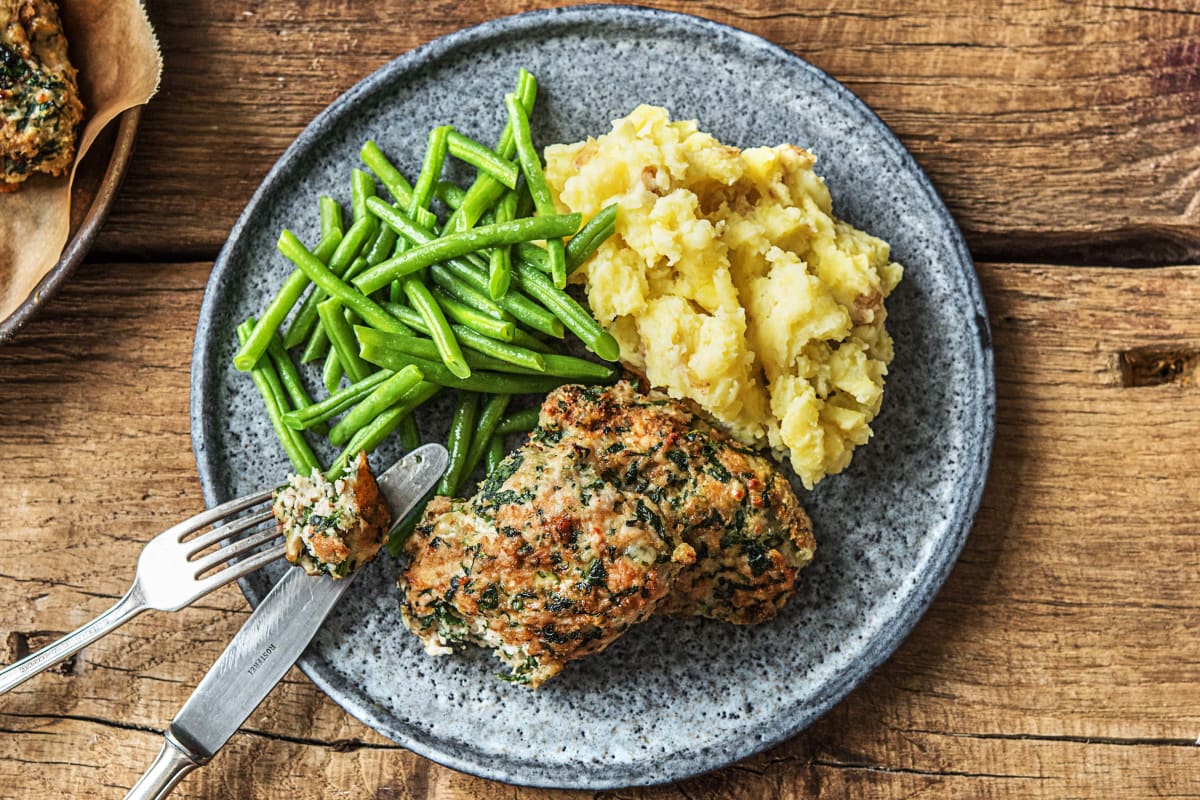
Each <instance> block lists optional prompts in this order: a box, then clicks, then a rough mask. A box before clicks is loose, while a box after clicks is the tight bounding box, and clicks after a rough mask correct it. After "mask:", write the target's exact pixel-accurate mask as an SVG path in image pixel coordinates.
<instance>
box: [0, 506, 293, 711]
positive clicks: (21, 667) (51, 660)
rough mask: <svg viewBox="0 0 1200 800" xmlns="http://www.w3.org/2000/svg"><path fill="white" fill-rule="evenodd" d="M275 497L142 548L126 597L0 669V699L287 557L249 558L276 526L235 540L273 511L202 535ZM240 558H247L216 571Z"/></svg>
mask: <svg viewBox="0 0 1200 800" xmlns="http://www.w3.org/2000/svg"><path fill="white" fill-rule="evenodd" d="M273 492H274V490H273V489H269V490H267V491H265V492H260V493H258V494H255V495H247V496H246V497H239V498H237V499H236V500H230V501H229V502H228V503H224V504H222V505H219V506H216V507H215V508H210V509H209V510H207V511H204V512H201V513H199V514H197V515H195V516H194V517H191V518H190V519H186V520H184V521H183V522H180V523H179V524H178V525H174V526H172V527H170V528H168V529H167V530H165V531H163V532H162V533H160V534H159V535H158V536H155V537H154V538H153V539H151V540H150V541H149V542H147V543H146V545H145V547H143V548H142V552H141V555H139V556H138V563H137V573H136V574H135V575H134V579H133V585H132V586H131V587H129V591H128V592H126V593H125V596H124V597H122V598H121V599H120V600H118V601H117V603H116V605H114V606H113V607H112V608H110V609H109V610H108V611H105V612H104V613H103V614H101V615H100V616H99V617H97V618H96V619H94V620H92V621H91V622H89V623H87V624H86V625H84V626H83V627H81V628H78V629H76V630H75V631H72V632H71V633H68V634H67V635H66V636H64V637H62V638H61V639H59V640H58V641H56V642H54V643H53V644H49V645H47V646H45V647H43V648H42V649H40V650H38V651H37V652H36V653H30V654H29V655H27V656H25V657H24V658H22V659H21V660H20V661H16V662H14V663H13V664H11V665H9V666H7V667H5V668H4V669H3V670H0V694H4V693H5V692H7V691H9V690H10V689H13V688H15V687H16V686H19V685H20V684H22V683H24V682H25V681H27V680H29V679H30V678H32V677H33V676H34V675H37V674H38V673H39V672H41V671H42V670H44V669H46V668H47V667H49V666H51V665H52V664H55V663H57V662H59V661H61V660H62V659H64V658H67V657H68V656H70V655H73V654H74V653H77V652H79V651H80V650H82V649H83V648H84V647H86V646H87V645H89V644H91V643H92V642H94V641H96V640H97V639H99V638H100V637H101V636H104V635H105V634H107V633H109V632H111V631H113V630H114V629H116V628H117V627H118V626H120V625H122V624H124V623H125V622H128V621H129V620H131V619H133V618H134V617H136V616H137V615H138V614H140V613H142V612H143V611H146V610H147V609H155V610H158V611H178V610H179V609H181V608H183V607H184V606H187V605H189V604H191V603H193V602H195V601H196V600H197V599H198V598H201V597H203V596H204V595H206V594H208V593H209V592H211V591H213V590H214V589H219V588H220V587H222V586H224V585H225V584H227V583H229V582H230V581H233V580H237V579H238V578H240V577H242V576H244V575H248V574H250V573H251V572H254V571H255V570H256V569H259V568H260V567H262V566H264V565H265V564H268V563H270V562H272V561H274V560H275V559H277V558H279V557H280V556H281V555H283V551H284V546H283V544H278V545H275V546H273V547H270V548H268V549H265V550H262V551H261V552H257V553H253V554H250V555H247V554H249V553H251V551H253V550H254V548H256V547H259V546H260V545H263V544H266V543H267V542H270V541H271V540H272V539H274V538H276V537H278V536H279V531H278V530H277V529H276V528H275V526H271V527H270V528H269V529H266V530H262V531H259V532H257V533H253V534H251V535H249V536H245V537H243V538H240V539H237V538H236V537H238V536H240V535H241V534H243V533H245V532H246V531H248V530H250V529H252V528H254V527H255V526H256V525H260V524H261V523H263V522H266V521H267V520H268V519H271V516H272V514H271V510H270V509H269V508H268V509H267V510H266V511H260V512H257V513H254V514H249V515H247V516H243V517H240V518H239V519H237V520H234V521H231V522H227V523H225V524H223V525H218V526H216V527H214V528H213V529H212V530H210V531H207V532H203V531H204V528H205V527H207V526H209V525H213V524H214V523H216V522H218V521H220V520H222V519H225V518H226V517H229V516H230V515H232V514H237V513H239V512H242V511H245V510H247V509H249V508H252V507H253V506H256V505H258V504H260V503H262V502H264V501H266V500H269V499H270V498H271V495H272V494H273ZM196 534H199V535H196ZM225 539H236V541H232V542H230V543H229V544H227V545H225V546H224V547H221V548H219V549H217V550H214V551H213V552H211V553H209V554H207V555H201V554H202V553H203V551H204V550H206V549H207V548H209V547H211V546H212V545H214V544H216V543H217V542H220V541H223V540H225ZM239 556H246V557H245V558H243V559H242V560H240V561H238V562H236V563H234V564H232V565H229V566H225V567H223V568H221V569H217V568H218V567H221V565H223V564H225V563H226V562H227V561H229V560H230V559H233V558H237V557H239ZM213 570H216V571H215V572H214V571H213Z"/></svg>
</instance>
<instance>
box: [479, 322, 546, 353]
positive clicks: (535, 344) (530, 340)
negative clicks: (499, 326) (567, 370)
mask: <svg viewBox="0 0 1200 800" xmlns="http://www.w3.org/2000/svg"><path fill="white" fill-rule="evenodd" d="M493 338H495V337H493ZM512 343H513V344H515V345H517V346H518V347H524V348H525V349H526V350H533V351H534V352H535V353H554V352H557V351H556V350H555V349H554V348H553V347H552V346H551V345H549V344H547V343H546V342H543V341H542V340H541V339H539V338H537V337H536V336H533V335H532V334H529V333H526V332H525V331H523V330H521V329H520V328H514V329H513V338H512Z"/></svg>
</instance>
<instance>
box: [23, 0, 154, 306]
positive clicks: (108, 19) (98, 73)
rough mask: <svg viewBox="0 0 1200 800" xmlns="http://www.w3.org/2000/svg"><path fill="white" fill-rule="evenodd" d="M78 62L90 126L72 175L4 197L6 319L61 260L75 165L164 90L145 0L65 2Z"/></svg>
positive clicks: (36, 182) (35, 182)
mask: <svg viewBox="0 0 1200 800" xmlns="http://www.w3.org/2000/svg"><path fill="white" fill-rule="evenodd" d="M59 10H60V12H61V14H62V20H63V30H64V31H65V33H66V36H67V42H68V52H69V54H70V57H71V63H72V64H74V66H75V68H76V69H77V70H78V71H79V94H80V98H81V99H82V100H83V107H84V119H83V130H82V132H81V134H80V138H79V147H78V151H77V153H76V155H75V165H74V166H72V167H71V172H70V175H67V176H63V177H59V178H52V177H50V176H48V175H42V174H36V175H34V176H33V177H31V178H30V179H29V180H27V181H25V183H24V185H22V186H21V188H20V189H19V190H18V191H15V192H11V193H8V194H0V320H2V319H5V318H7V317H8V316H9V315H10V314H12V312H13V311H14V310H16V308H17V306H19V305H20V304H21V302H22V301H24V299H25V298H26V297H28V296H29V293H30V292H32V291H33V288H34V287H35V286H36V285H37V283H38V281H40V280H41V279H42V276H44V275H45V274H46V273H47V272H49V271H50V268H51V267H53V266H54V265H55V263H57V262H58V257H59V255H61V254H62V251H63V248H64V247H65V246H66V244H67V234H68V233H69V229H70V222H71V184H72V183H73V182H74V180H75V167H76V166H78V164H79V162H80V160H81V159H82V158H83V155H84V154H85V153H86V152H87V151H88V148H90V147H91V146H92V142H94V141H95V140H96V136H97V135H99V133H100V131H101V130H103V129H104V126H105V125H107V124H108V123H109V122H111V121H112V120H113V119H114V118H115V117H116V116H117V115H118V114H120V113H121V112H122V111H125V110H126V109H129V108H132V107H134V106H137V105H141V104H142V103H145V102H146V101H147V100H149V99H150V98H151V97H152V96H153V95H154V92H155V91H157V89H158V80H159V76H160V75H161V73H162V58H161V57H160V55H159V52H158V40H157V38H156V37H155V35H154V29H153V28H151V27H150V21H149V20H148V19H147V18H146V11H145V9H144V8H142V5H141V3H140V2H138V1H137V0H60V2H59Z"/></svg>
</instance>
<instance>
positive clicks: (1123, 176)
mask: <svg viewBox="0 0 1200 800" xmlns="http://www.w3.org/2000/svg"><path fill="white" fill-rule="evenodd" d="M552 5H562V4H561V3H547V2H542V1H539V2H529V3H518V2H512V0H484V2H477V3H459V2H445V1H440V2H429V3H422V4H420V5H419V7H417V8H419V11H417V12H416V13H414V10H413V8H412V7H410V4H409V3H407V2H396V1H395V0H393V1H392V2H373V3H347V2H344V1H343V0H299V2H295V1H293V2H272V3H254V4H241V3H225V2H220V0H195V2H190V3H188V4H187V6H186V8H187V10H186V12H185V11H184V10H183V8H182V7H181V6H179V5H178V4H177V3H168V2H158V3H152V5H151V16H152V19H153V21H154V23H155V26H156V28H157V30H158V33H159V36H160V37H161V39H162V44H163V48H164V55H165V63H166V71H165V73H164V77H163V86H162V91H161V93H160V95H159V97H157V98H156V99H155V100H154V102H153V103H151V104H150V106H149V108H148V109H147V112H146V115H145V117H144V121H143V125H144V136H143V137H142V140H141V141H140V143H139V145H138V158H137V160H136V162H135V163H134V165H133V169H132V171H131V173H130V176H129V178H128V180H127V182H126V186H125V190H124V198H123V202H122V203H121V205H120V207H119V208H117V209H116V211H115V213H114V214H113V215H112V218H111V219H110V221H109V224H108V226H107V229H106V230H105V232H104V234H103V235H102V237H101V240H100V243H99V252H101V253H104V254H108V255H111V256H114V257H116V258H129V257H130V256H131V255H139V256H145V257H148V258H164V257H166V256H169V257H170V258H172V259H173V258H174V257H177V255H178V254H179V253H180V252H187V253H189V254H191V255H192V256H193V257H195V258H197V259H200V258H205V259H207V258H211V257H212V256H213V255H214V254H215V253H216V250H217V248H218V247H219V246H220V244H221V243H222V242H223V241H224V240H225V237H226V235H227V234H228V232H229V228H230V226H231V225H232V224H233V221H234V219H235V218H236V217H237V214H238V213H239V212H240V211H241V209H242V207H243V206H244V205H245V203H246V201H247V200H248V199H249V198H250V195H251V194H252V193H253V191H254V189H255V187H257V186H258V183H259V181H260V180H261V179H262V177H263V176H264V175H265V174H266V172H267V170H268V169H269V168H270V166H271V164H273V163H274V161H275V159H276V158H278V157H279V155H280V154H282V153H283V151H284V149H285V148H286V147H287V145H288V144H290V143H291V141H292V139H293V138H295V136H296V134H297V133H299V132H300V130H301V129H303V127H304V126H305V125H307V124H308V123H309V121H311V120H312V118H313V117H314V116H315V115H316V114H317V113H318V112H319V111H320V110H321V109H322V108H324V107H325V106H326V105H327V104H328V103H329V102H330V101H332V100H333V99H334V98H335V97H337V96H338V95H339V94H341V93H342V92H344V91H345V90H346V89H348V88H349V87H350V86H351V85H353V84H354V83H355V82H356V81H358V80H359V79H361V78H362V77H364V76H366V75H367V74H369V73H370V72H371V71H373V70H375V69H376V68H378V67H380V66H382V65H383V64H385V63H387V62H388V61H390V60H391V59H392V58H394V57H395V56H397V55H398V54H400V53H403V52H405V51H407V50H409V49H411V48H413V47H416V46H418V45H421V44H423V43H425V42H427V41H429V40H430V39H432V38H434V37H436V36H440V35H442V34H445V33H450V32H452V31H455V30H458V29H459V28H463V27H466V26H469V25H474V24H477V23H480V22H483V21H486V20H488V19H491V18H494V17H497V16H504V15H507V14H512V13H515V12H517V11H520V10H525V9H532V8H539V7H545V6H552ZM647 5H653V6H657V7H661V8H665V9H670V10H674V11H686V12H690V13H693V14H698V15H700V16H705V17H709V18H711V19H714V20H717V21H718V22H723V23H727V24H730V25H734V26H736V27H739V28H743V29H745V30H748V31H751V32H753V33H756V34H759V35H761V36H763V37H765V38H766V39H768V40H770V41H772V42H774V43H776V44H778V45H781V46H783V47H785V48H787V49H788V50H790V51H792V52H793V53H796V54H797V55H800V56H802V57H803V58H805V59H807V60H808V61H810V62H811V63H813V64H815V65H816V66H818V67H820V68H822V69H824V70H826V71H827V72H829V73H830V74H831V75H832V76H833V77H835V78H837V79H838V80H840V81H842V82H843V83H844V84H846V86H848V87H849V88H850V89H851V90H852V91H854V92H855V93H856V94H858V95H859V96H860V97H862V98H863V99H864V100H865V101H866V102H867V103H868V104H869V105H870V106H871V107H872V108H873V109H874V110H875V111H876V112H877V113H878V114H879V115H880V116H881V117H882V118H883V120H884V121H885V122H887V123H888V124H889V125H890V126H891V127H892V128H893V129H894V130H895V131H896V132H897V134H899V136H900V138H901V140H902V141H903V142H904V144H905V145H907V146H908V147H909V149H910V150H912V152H913V154H914V155H915V156H916V158H917V160H918V161H919V162H920V163H921V165H922V166H923V167H924V168H925V170H926V171H927V172H929V174H930V176H931V178H932V179H933V182H934V184H935V185H936V186H937V187H938V189H939V190H940V191H941V192H942V194H943V196H944V197H945V198H946V200H947V202H948V204H949V206H950V209H951V211H952V212H954V214H955V216H956V218H957V219H958V221H959V224H960V225H961V226H962V227H963V229H964V231H965V233H966V235H967V238H968V241H969V242H970V244H971V247H972V250H973V251H974V252H975V254H976V256H977V257H979V258H994V259H1005V260H1011V259H1020V260H1031V259H1051V260H1058V261H1063V260H1070V261H1072V262H1082V263H1128V264H1160V263H1187V262H1196V261H1200V229H1198V224H1200V202H1197V201H1196V199H1195V198H1196V197H1197V189H1200V169H1197V164H1200V120H1198V117H1200V10H1198V9H1197V7H1196V4H1195V2H1194V0H1175V1H1174V2H1170V1H1169V0H1138V2H1129V1H1128V0H1117V1H1116V2H1096V1H1095V0H1084V2H1054V1H1053V0H1021V1H1020V2H1003V3H956V2H948V1H947V0H917V1H916V2H906V3H895V2H891V0H850V1H849V2H840V1H839V2H831V1H830V0H825V2H821V1H820V0H816V1H814V0H804V2H799V3H798V2H796V1H795V0H737V2H732V3H729V2H726V3H710V2H682V1H680V0H677V1H676V2H666V3H663V2H651V3H647ZM701 122H703V121H701ZM764 144H775V143H774V142H764ZM798 144H803V142H799V143H798Z"/></svg>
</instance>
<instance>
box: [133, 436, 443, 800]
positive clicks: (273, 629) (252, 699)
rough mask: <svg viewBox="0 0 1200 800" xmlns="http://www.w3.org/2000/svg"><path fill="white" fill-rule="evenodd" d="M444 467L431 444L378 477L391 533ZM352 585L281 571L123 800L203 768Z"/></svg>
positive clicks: (166, 788) (148, 795)
mask: <svg viewBox="0 0 1200 800" xmlns="http://www.w3.org/2000/svg"><path fill="white" fill-rule="evenodd" d="M448 463H449V455H448V454H447V452H446V449H445V448H444V447H442V446H441V445H436V444H430V445H425V446H423V447H419V448H417V449H416V450H413V451H412V452H411V453H409V454H408V455H407V456H406V457H405V458H404V459H402V460H401V461H399V462H397V463H396V464H395V465H393V466H392V467H391V468H390V469H388V470H387V471H386V472H384V473H383V474H382V475H380V476H379V478H378V483H379V490H380V493H381V494H382V495H383V497H384V499H385V501H386V502H387V505H388V508H389V509H390V510H391V512H392V517H393V519H394V520H395V523H394V524H393V530H394V529H395V527H396V525H399V523H400V522H401V521H403V520H404V518H405V517H406V516H408V514H409V513H410V512H412V511H413V509H415V508H416V506H417V504H418V503H420V501H421V500H422V499H423V498H424V497H425V495H426V494H427V493H428V492H429V490H430V489H432V488H433V486H434V484H435V483H437V480H438V478H440V477H441V475H442V473H443V472H445V470H446V466H447V464H448ZM389 533H390V532H389ZM353 580H354V576H353V575H352V576H350V577H347V578H343V579H342V580H336V581H335V580H333V579H331V578H329V577H326V576H318V577H314V576H310V575H306V574H305V573H304V572H302V571H301V570H298V569H293V570H288V573H287V574H286V575H285V576H284V577H283V578H282V579H281V580H280V581H279V582H278V583H277V584H275V586H274V588H272V589H271V591H270V592H269V593H268V594H267V596H266V597H265V598H264V599H263V601H262V603H260V604H259V606H258V608H256V609H255V610H254V613H252V614H251V615H250V618H249V619H248V620H246V623H245V624H244V625H243V626H242V629H241V630H240V631H238V633H237V635H236V636H234V637H233V640H232V641H230V643H229V645H228V647H226V648H225V652H223V653H222V654H221V656H220V657H219V658H218V659H217V660H216V662H215V663H214V664H213V666H212V668H211V669H210V670H209V671H208V674H207V675H205V676H204V679H203V680H201V681H200V684H199V685H198V686H197V687H196V689H195V691H194V692H192V696H191V697H190V698H188V701H187V702H186V703H184V705H183V708H182V709H180V711H179V713H178V714H177V715H176V716H175V719H174V720H173V721H172V722H171V725H170V727H168V728H167V730H166V732H165V734H164V735H165V737H166V742H165V743H164V744H163V747H162V750H161V752H159V754H158V758H156V759H155V761H154V763H153V764H152V765H151V766H150V768H149V769H148V770H147V771H146V774H145V775H143V776H142V779H141V780H139V781H138V782H137V783H136V784H134V786H133V788H131V789H130V790H129V794H127V795H126V800H156V799H157V798H162V797H166V796H167V794H169V793H170V791H171V789H173V788H174V787H175V785H176V784H177V783H178V782H179V780H180V779H181V778H183V776H184V775H186V774H187V773H188V772H191V771H192V770H193V769H195V768H196V767H199V766H202V765H203V764H206V763H208V761H209V760H210V759H212V757H213V756H214V755H215V754H216V753H217V751H218V750H220V749H221V747H222V746H224V744H225V743H226V742H227V741H229V738H230V737H231V736H233V734H234V733H235V732H236V731H237V729H238V728H240V727H241V725H242V723H243V722H245V721H246V718H247V717H249V716H250V714H251V713H252V712H253V711H254V709H255V708H257V707H258V705H259V704H260V703H261V702H262V701H263V700H264V699H265V698H266V696H267V695H268V694H269V693H270V692H271V689H273V688H274V687H275V684H277V683H279V681H280V680H281V679H282V678H283V676H284V675H285V674H286V673H287V671H288V670H289V669H290V668H291V666H292V664H294V663H295V662H296V660H297V659H298V658H299V657H300V655H301V653H303V652H304V650H305V648H306V647H308V644H309V642H311V641H312V639H313V637H314V636H316V633H317V631H318V630H319V629H320V627H321V624H322V623H323V622H324V620H325V617H326V616H328V615H329V612H330V611H332V610H333V607H334V606H335V605H336V604H337V601H338V600H339V599H340V598H341V596H342V595H343V594H345V592H346V590H347V589H348V588H349V587H350V586H351V585H352V584H353Z"/></svg>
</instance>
